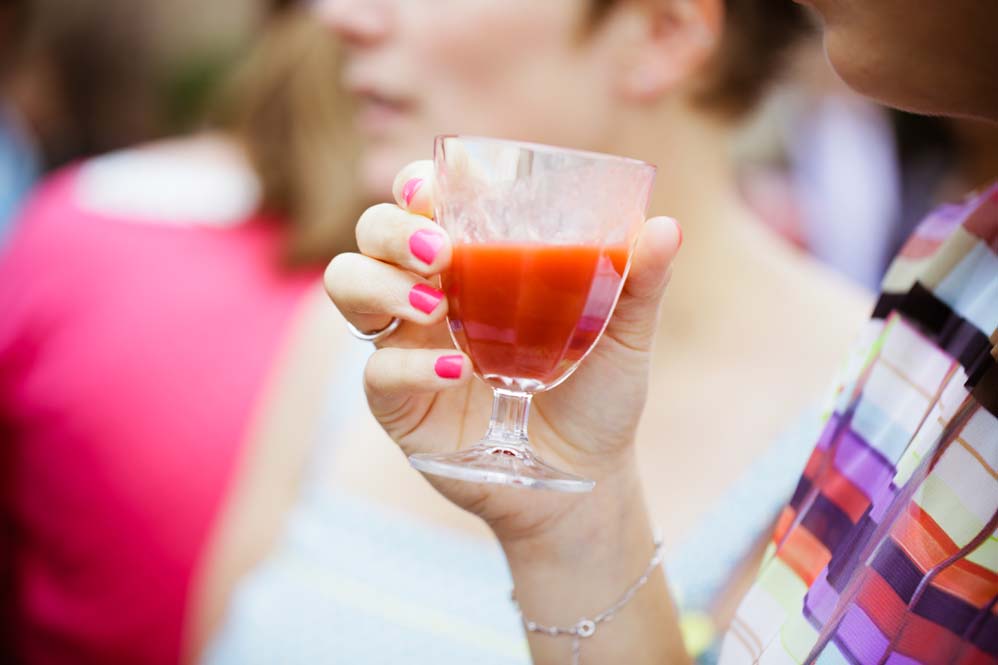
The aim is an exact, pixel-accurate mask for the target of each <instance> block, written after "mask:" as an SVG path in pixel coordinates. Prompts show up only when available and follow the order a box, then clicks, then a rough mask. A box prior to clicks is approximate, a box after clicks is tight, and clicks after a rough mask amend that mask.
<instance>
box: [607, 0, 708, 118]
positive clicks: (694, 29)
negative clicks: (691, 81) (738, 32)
mask: <svg viewBox="0 0 998 665" xmlns="http://www.w3.org/2000/svg"><path fill="white" fill-rule="evenodd" d="M626 4H627V7H626V8H625V7H621V9H622V10H624V11H627V12H631V13H632V16H631V17H630V18H631V20H630V24H631V30H630V32H631V34H632V39H634V41H633V43H632V50H631V54H630V56H631V57H629V58H627V59H626V61H625V62H624V66H623V69H622V71H621V72H620V76H619V78H618V81H619V89H620V92H621V94H622V95H624V96H625V97H626V98H628V99H631V100H633V101H638V102H651V101H655V100H657V99H659V98H660V97H661V96H662V95H664V94H665V93H667V92H669V91H670V90H673V89H675V88H677V87H678V86H680V85H681V84H682V83H683V82H684V81H685V80H686V79H688V78H689V77H690V76H692V75H694V74H695V73H696V72H697V71H698V70H699V69H700V67H701V65H702V64H703V63H704V62H705V61H706V60H707V59H708V58H709V57H710V56H711V54H712V53H713V52H714V50H715V49H716V48H717V45H718V44H719V43H720V37H721V30H722V28H723V25H724V0H627V2H626Z"/></svg>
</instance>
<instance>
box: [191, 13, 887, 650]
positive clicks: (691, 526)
mask: <svg viewBox="0 0 998 665" xmlns="http://www.w3.org/2000/svg"><path fill="white" fill-rule="evenodd" d="M316 7H317V9H318V11H319V12H320V14H321V16H322V17H323V19H324V20H325V21H326V23H327V24H328V26H329V28H330V29H331V31H332V32H333V34H332V35H330V38H331V39H332V38H334V37H338V38H339V39H342V40H343V42H344V46H345V48H346V59H345V69H344V73H343V76H344V81H345V84H346V86H347V88H348V89H349V90H350V91H351V92H352V93H353V95H354V96H355V98H356V101H357V105H358V111H357V115H356V121H355V125H354V126H355V128H356V131H357V132H358V133H359V134H360V137H361V139H362V142H363V143H362V147H361V155H360V159H359V162H358V175H359V185H360V187H361V190H360V191H361V192H362V193H363V194H364V196H365V197H366V198H375V199H385V198H388V197H389V196H390V194H389V193H390V188H391V184H392V179H393V178H394V176H395V173H396V171H397V170H398V169H399V168H400V167H401V166H402V165H404V164H406V163H407V162H409V161H412V160H415V159H420V158H426V157H427V156H429V152H430V150H431V146H432V139H433V136H434V135H435V134H439V133H467V134H483V135H489V136H497V137H506V138H516V139H521V140H531V141H539V142H543V143H551V144H557V145H564V146H570V147H575V148H581V149H588V150H597V151H603V152H611V153H616V154H622V155H627V156H631V157H636V158H639V159H643V160H646V161H650V162H652V163H656V164H658V165H659V167H660V171H659V175H658V179H657V183H656V184H657V187H656V190H655V192H654V195H653V203H652V206H651V209H652V211H654V212H666V213H669V214H672V215H675V216H676V217H677V218H679V219H680V220H682V222H683V227H684V230H685V235H686V239H685V246H684V248H683V256H684V258H683V259H682V262H683V266H682V270H679V271H677V273H676V275H675V278H674V279H673V281H672V283H671V284H670V287H669V289H670V291H669V297H668V298H667V299H666V303H665V309H664V312H663V316H662V326H661V330H660V335H659V339H660V346H659V351H658V354H657V356H656V359H655V371H654V373H653V377H652V398H651V399H652V403H653V404H654V405H655V407H654V408H652V409H649V410H648V412H647V414H646V416H645V420H644V423H643V425H642V430H641V432H640V434H639V441H640V443H639V450H640V454H641V456H642V460H643V465H642V467H643V469H644V470H645V471H646V472H647V474H648V477H647V481H648V482H647V488H648V492H649V495H650V497H651V504H652V507H653V510H654V512H655V519H656V521H657V522H659V523H660V524H662V525H663V527H664V530H665V535H666V541H667V542H668V543H669V552H670V555H671V557H670V566H671V571H672V572H673V579H676V580H678V584H679V586H680V587H681V596H682V597H681V602H682V605H683V607H684V609H686V610H688V614H687V619H688V621H687V624H688V638H689V640H690V644H691V648H692V649H693V650H694V651H695V652H697V653H700V652H702V651H703V650H704V649H705V648H706V647H707V645H709V643H710V641H711V637H712V634H713V631H714V626H715V625H724V623H725V622H726V621H727V616H728V615H729V614H730V610H731V608H730V601H731V600H732V598H734V597H737V593H734V594H733V595H732V597H731V598H726V597H723V596H722V595H721V594H719V593H718V590H719V589H720V588H721V587H723V586H724V584H725V582H726V581H727V580H729V579H731V578H736V579H743V578H745V579H747V576H746V575H745V573H746V572H747V571H751V570H752V569H753V567H754V565H755V562H756V561H757V557H758V554H759V551H758V548H757V547H756V546H757V545H758V542H757V540H756V537H757V535H758V534H759V533H762V532H764V531H765V526H766V525H768V524H769V523H770V522H771V521H772V520H773V519H774V518H775V516H776V512H777V510H778V508H779V506H778V504H779V503H780V502H781V501H782V499H783V497H784V495H785V493H786V492H789V490H790V489H791V488H792V485H793V482H794V480H795V476H796V474H797V472H798V471H799V469H800V467H801V466H802V465H803V462H804V457H805V456H806V454H807V447H808V445H809V436H808V434H807V433H802V432H807V431H808V429H809V428H810V427H812V421H811V419H809V418H806V417H803V416H802V414H804V412H805V411H806V410H807V409H808V407H810V406H814V403H815V402H816V400H817V396H818V394H819V392H820V390H821V389H822V387H823V386H824V381H825V376H826V374H827V373H828V372H830V371H831V370H832V369H833V368H834V367H835V366H836V365H837V363H838V358H839V357H840V354H841V353H843V352H844V350H845V349H846V348H847V345H848V342H849V341H850V338H851V334H852V332H853V331H854V330H855V328H856V326H858V325H859V322H861V321H862V319H863V317H864V315H865V314H866V313H867V309H868V300H867V299H866V298H865V297H864V296H863V295H862V294H860V293H858V291H857V290H854V289H852V288H851V287H850V286H849V285H848V284H847V283H845V280H842V279H840V278H838V277H837V276H836V275H834V274H832V273H831V272H830V271H827V270H825V269H823V268H821V267H820V266H819V265H817V264H816V263H815V262H814V261H811V260H809V259H807V258H806V257H803V256H800V255H798V254H797V253H796V252H794V251H793V250H791V249H790V248H788V247H787V246H786V245H785V243H783V242H782V241H781V240H780V239H778V238H775V237H774V236H773V235H772V234H770V233H769V232H767V231H766V230H765V229H764V227H763V226H762V224H761V223H760V222H759V220H758V219H757V218H756V217H755V216H754V215H753V214H752V213H751V211H750V210H749V209H748V208H747V207H746V206H745V205H744V202H743V201H742V200H741V199H740V197H739V194H738V189H737V183H736V179H735V169H734V165H733V162H732V160H731V157H730V154H729V149H730V145H731V142H732V140H733V138H734V137H735V136H736V135H737V133H738V131H739V129H740V127H741V125H742V123H743V122H744V120H745V119H746V118H747V117H748V115H749V114H750V112H751V111H752V109H753V108H754V106H755V104H756V102H757V101H758V100H759V99H760V98H761V97H762V96H763V95H764V93H765V92H766V89H767V86H768V84H769V83H770V82H771V81H772V80H773V79H774V77H775V75H776V74H777V73H778V70H779V69H780V64H781V54H782V52H783V49H784V47H785V46H787V45H788V44H789V43H791V42H793V41H794V39H795V38H796V37H798V36H800V35H801V33H802V32H804V29H805V23H804V19H803V13H802V10H801V9H800V8H798V7H795V6H794V5H793V4H791V3H788V2H784V1H782V0H775V1H773V2H769V1H768V0H728V1H726V2H721V1H709V2H697V3H677V2H674V1H673V0H652V1H634V0H617V1H612V0H600V1H597V0H551V1H550V2H544V3H537V2H533V1H530V0H480V1H478V2H474V3H463V2H462V3H458V2H455V3H448V5H447V7H446V9H443V8H442V7H440V6H439V5H438V4H437V3H431V2H419V1H411V2H400V1H398V0H380V1H378V2H362V1H359V0H355V1H351V0H326V1H324V2H320V3H318V4H317V5H316ZM722 23H723V28H722ZM330 182H332V181H330ZM348 260H349V259H348ZM339 265H344V264H342V263H340V264H339ZM361 267H362V266H356V268H357V270H359V269H360V268H361ZM352 270H353V269H352V268H351V271H352ZM351 271H348V272H347V279H351V278H352V277H350V275H352V274H353V273H352V272H351ZM355 279H357V280H366V279H368V278H367V277H363V276H362V273H360V272H358V273H357V276H356V278H355ZM806 294H813V295H811V296H808V295H806ZM398 298H399V306H400V307H409V306H410V305H409V302H408V301H406V300H405V295H404V294H401V293H400V295H398ZM417 302H419V301H417ZM423 304H424V306H425V303H423ZM412 306H413V307H415V306H416V303H413V304H412ZM788 310H789V311H794V312H797V313H798V314H797V317H796V318H795V319H792V320H787V317H786V314H785V313H786V311H788ZM777 322H780V323H777ZM372 327H377V326H376V325H375V324H374V322H372ZM805 330H807V331H812V330H819V331H820V333H819V335H820V339H817V340H816V339H815V338H814V337H813V336H811V334H805V332H804V331H805ZM326 344H328V342H327V343H326ZM748 348H754V349H757V350H758V352H757V353H754V354H752V355H749V354H746V353H745V349H748ZM303 352H304V351H303ZM361 364H362V363H361V362H354V363H353V365H354V366H355V367H359V366H360V365H361ZM787 376H791V377H792V380H791V381H789V382H788V381H787V380H786V377H787ZM355 380H356V381H359V380H360V378H359V376H358V377H357V378H356V379H355ZM354 393H355V391H354ZM354 393H352V392H350V391H349V390H348V391H346V392H343V393H334V394H333V395H332V397H331V398H330V400H329V407H328V411H327V417H326V423H327V430H326V431H327V436H326V438H325V439H324V441H323V445H322V446H320V447H319V448H318V449H317V451H316V452H317V454H316V455H315V456H314V457H313V458H312V460H311V462H310V463H309V468H310V477H309V478H308V479H307V480H306V486H305V487H303V488H300V489H298V490H297V491H299V492H300V499H299V501H298V504H297V505H296V507H295V510H294V512H293V513H292V515H291V516H290V518H289V520H288V524H287V527H286V529H285V530H284V531H283V532H282V533H281V534H279V538H278V540H277V541H276V542H277V545H276V549H275V550H274V552H273V554H272V556H270V557H269V558H268V559H267V560H266V561H265V562H264V564H263V565H261V566H260V567H259V568H257V569H256V570H254V571H253V572H252V573H251V574H250V575H249V576H248V577H247V578H246V579H245V580H244V581H243V582H242V583H241V584H238V585H236V587H235V591H234V593H233V594H232V596H231V601H230V602H229V606H228V611H227V615H226V617H225V622H224V624H219V623H217V621H218V616H219V613H218V611H217V610H216V611H213V612H209V613H208V614H207V615H206V619H205V621H204V622H199V625H201V626H203V631H202V632H200V633H199V634H200V635H202V636H203V637H210V636H212V635H214V634H215V633H216V630H217V628H218V627H219V625H221V627H222V628H221V633H220V634H219V635H218V637H216V639H215V640H214V642H213V643H210V640H209V643H210V646H209V649H208V651H207V656H206V660H207V662H208V663H212V664H232V665H235V664H237V663H238V664H239V665H246V664H247V663H268V662H275V661H277V660H280V661H281V662H285V663H312V662H320V661H322V660H323V659H332V658H335V659H336V660H341V661H343V662H365V663H375V662H400V661H403V660H404V661H405V662H427V663H430V662H432V663H450V662H453V663H457V662H462V663H465V662H475V663H517V662H524V661H525V659H526V652H525V649H524V646H523V638H522V631H521V627H520V625H519V622H518V621H517V619H516V616H515V614H514V612H513V610H512V608H511V607H509V606H508V605H506V604H505V601H506V598H507V596H506V594H507V593H508V583H509V582H508V576H507V574H506V572H505V570H504V567H503V564H502V561H501V557H500V555H499V553H498V552H497V551H496V550H495V548H494V547H493V546H492V545H491V544H490V543H489V542H488V541H486V540H485V539H484V538H482V536H484V535H485V533H484V529H483V527H482V525H481V524H480V523H479V522H478V521H477V520H475V519H474V518H473V517H471V516H469V515H467V514H464V513H460V512H458V511H454V510H453V509H452V507H451V506H449V505H448V504H446V502H444V501H443V500H442V499H441V498H440V497H439V496H438V495H437V494H436V493H435V492H434V491H433V490H432V489H431V488H430V487H429V485H428V484H427V483H425V481H424V480H423V479H422V478H421V477H420V476H418V475H417V474H413V473H412V472H411V470H410V469H409V468H408V466H407V464H406V462H405V459H404V458H403V457H402V456H401V455H399V454H398V451H397V450H395V449H394V448H393V447H392V446H390V445H384V444H382V445H377V444H376V442H377V441H379V440H383V438H384V435H383V433H382V432H381V430H380V429H379V428H378V427H377V425H375V424H372V422H371V419H370V417H369V416H368V415H367V414H366V413H364V412H363V409H362V407H361V405H359V404H357V402H356V395H355V394H354ZM720 405H727V406H726V407H725V408H733V409H735V410H736V411H737V414H738V417H737V418H735V417H732V418H718V417H716V414H717V412H718V409H719V408H721V407H720ZM468 415H469V421H468V422H467V424H466V431H468V432H473V431H475V429H476V428H477V427H483V428H484V426H485V423H484V422H472V421H471V420H470V419H474V418H482V419H483V418H485V417H486V416H487V413H486V412H485V411H483V412H482V413H478V414H468ZM539 417H543V416H539ZM788 430H790V431H789V432H788ZM784 433H787V434H788V435H787V436H786V437H783V438H781V434H784ZM323 448H325V449H326V450H325V451H323ZM323 467H325V468H324V469H323ZM267 476H268V474H267V471H266V470H265V469H263V468H260V470H259V471H258V473H257V474H256V477H258V478H263V477H267ZM245 477H251V476H249V475H248V476H245ZM269 477H271V478H274V474H269ZM272 482H277V481H276V480H275V481H272ZM289 491H293V490H289ZM247 494H252V492H251V491H250V490H247ZM252 505H254V503H253V502H252V501H249V500H246V507H240V506H239V505H238V504H237V503H236V502H232V503H230V505H229V506H228V508H229V509H230V510H229V513H228V515H227V518H226V519H227V520H231V521H232V522H234V523H238V522H239V521H249V520H250V519H251V518H250V515H251V514H252V511H251V510H250V508H249V507H250V506H252ZM677 506H681V507H682V510H678V509H677ZM221 540H222V541H224V539H221ZM238 549H239V548H238V547H236V546H234V545H231V544H229V545H226V544H225V542H219V544H218V547H217V548H216V550H215V551H216V552H219V553H223V552H225V551H230V552H233V551H238ZM218 558H219V560H221V561H226V560H229V561H231V560H232V559H233V558H234V555H229V557H226V556H223V555H222V554H219V556H218ZM231 567H232V566H231V565H222V564H215V565H214V566H212V565H208V566H207V568H208V569H209V570H212V569H213V568H214V569H215V570H219V569H226V568H229V569H231ZM207 577H208V578H211V577H217V573H216V574H208V575H207ZM736 587H737V585H736ZM215 597H216V599H217V598H218V597H219V596H218V595H217V594H216V596H215ZM209 604H210V603H209Z"/></svg>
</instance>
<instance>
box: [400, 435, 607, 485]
mask: <svg viewBox="0 0 998 665" xmlns="http://www.w3.org/2000/svg"><path fill="white" fill-rule="evenodd" d="M409 464H411V465H412V466H413V468H415V469H418V470H419V471H422V472H423V473H429V474H433V475H435V476H444V477H446V478H454V479H456V480H466V481H469V482H473V483H494V484H496V485H512V486H515V487H527V488H530V489H537V490H554V491H556V492H590V491H592V489H593V487H595V486H596V481H594V480H587V479H585V478H582V477H579V476H575V475H572V474H571V473H565V472H564V471H559V470H558V469H556V468H554V467H553V466H550V465H548V464H545V463H544V462H542V461H541V460H540V459H539V458H538V457H537V456H536V455H534V453H532V452H531V451H530V449H528V448H521V447H520V446H510V445H506V444H501V443H495V444H493V443H490V442H488V441H483V442H480V443H478V444H476V445H475V446H474V447H472V448H469V449H467V450H459V451H457V452H454V453H432V454H431V453H423V454H419V455H410V456H409Z"/></svg>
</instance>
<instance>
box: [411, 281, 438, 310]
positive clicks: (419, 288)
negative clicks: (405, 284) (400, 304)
mask: <svg viewBox="0 0 998 665" xmlns="http://www.w3.org/2000/svg"><path fill="white" fill-rule="evenodd" d="M443 299H444V294H443V292H442V291H438V290H436V289H435V288H433V287H432V286H427V285H425V284H417V285H416V286H414V287H412V290H411V291H409V304H410V305H412V306H413V307H415V308H416V309H418V310H419V311H420V312H423V313H424V314H429V313H431V312H432V311H433V310H435V309H436V308H437V305H439V304H440V301H441V300H443Z"/></svg>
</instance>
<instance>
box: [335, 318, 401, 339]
mask: <svg viewBox="0 0 998 665" xmlns="http://www.w3.org/2000/svg"><path fill="white" fill-rule="evenodd" d="M346 324H347V330H349V331H350V334H351V335H353V336H354V337H356V338H357V339H359V340H361V341H364V342H371V343H373V344H376V343H378V342H380V341H381V340H383V339H384V338H386V337H388V336H389V335H391V334H392V333H393V332H395V331H396V330H398V327H399V326H400V325H401V324H402V319H400V318H399V317H397V316H393V317H392V320H391V321H390V322H389V323H388V325H387V326H385V327H384V328H382V329H381V330H374V331H372V332H364V331H362V330H359V329H358V328H357V326H355V325H353V324H352V323H350V322H349V321H347V322H346Z"/></svg>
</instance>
